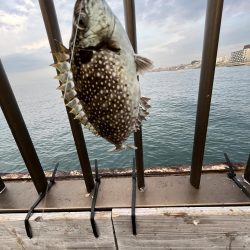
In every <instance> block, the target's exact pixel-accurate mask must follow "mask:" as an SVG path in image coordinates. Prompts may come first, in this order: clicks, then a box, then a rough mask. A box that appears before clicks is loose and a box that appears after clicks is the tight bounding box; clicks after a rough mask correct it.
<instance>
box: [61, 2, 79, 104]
mask: <svg viewBox="0 0 250 250" xmlns="http://www.w3.org/2000/svg"><path fill="white" fill-rule="evenodd" d="M81 10H82V1H81V3H80V12H79V16H78V18H77V25H76V33H75V36H74V39H73V46H72V51H71V55H70V61H69V65H70V70H71V64H72V60H73V55H74V52H75V44H76V36H77V33H78V30H79V23H80V16H81ZM68 80H69V74H68V75H67V79H66V85H65V91H64V99H65V95H66V89H67V88H68V84H69V81H68Z"/></svg>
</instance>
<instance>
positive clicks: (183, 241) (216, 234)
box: [112, 207, 250, 250]
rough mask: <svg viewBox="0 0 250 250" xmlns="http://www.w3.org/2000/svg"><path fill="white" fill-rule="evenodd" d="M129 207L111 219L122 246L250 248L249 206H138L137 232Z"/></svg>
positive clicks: (146, 247)
mask: <svg viewBox="0 0 250 250" xmlns="http://www.w3.org/2000/svg"><path fill="white" fill-rule="evenodd" d="M130 213H131V210H130V209H114V210H113V212H112V219H113V223H114V229H115V234H116V238H117V244H118V248H119V249H120V250H122V249H211V248H213V249H250V207H200V208H199V207H193V208H191V207H189V208H185V207H182V208H147V209H144V208H138V209H137V210H136V219H137V236H133V235H132V225H131V217H130V216H131V215H130Z"/></svg>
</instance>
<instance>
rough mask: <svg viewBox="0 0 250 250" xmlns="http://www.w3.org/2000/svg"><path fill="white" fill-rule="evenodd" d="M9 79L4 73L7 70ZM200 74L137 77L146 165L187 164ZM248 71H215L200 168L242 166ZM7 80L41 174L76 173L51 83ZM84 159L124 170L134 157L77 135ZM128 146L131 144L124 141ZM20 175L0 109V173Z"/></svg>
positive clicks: (247, 149)
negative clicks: (146, 101) (146, 102)
mask: <svg viewBox="0 0 250 250" xmlns="http://www.w3.org/2000/svg"><path fill="white" fill-rule="evenodd" d="M7 73H8V72H7ZM199 73H200V70H185V71H176V72H160V73H148V74H145V75H144V76H142V77H141V78H140V82H141V89H142V93H143V95H145V96H149V97H151V104H152V108H151V113H150V118H149V119H148V121H147V122H145V124H144V126H143V139H144V140H143V144H144V157H145V166H146V167H152V166H167V165H179V164H190V163H191V156H192V144H193V135H194V125H195V116H196V105H197V94H198V83H199ZM249 79H250V67H247V66H243V67H231V68H217V69H216V76H215V83H214V91H213V98H212V106H211V113H210V119H209V129H208V137H207V144H206V150H205V158H204V161H205V163H217V162H222V161H224V158H223V152H227V153H229V155H230V157H231V159H232V160H233V161H242V162H245V161H246V160H247V157H248V154H249V153H250V101H249V94H250V81H249ZM15 81H16V82H11V83H12V87H13V91H14V93H15V96H16V99H17V101H18V104H19V106H20V109H21V111H22V113H23V117H24V120H25V122H26V125H27V127H28V129H29V131H30V135H31V137H32V140H33V143H34V145H35V148H36V150H37V153H38V156H39V158H40V161H41V163H42V166H43V167H44V169H45V170H51V169H53V166H54V164H55V163H56V162H58V161H59V163H60V170H73V169H80V166H79V161H78V157H77V154H76V150H75V147H74V142H73V139H72V134H71V130H70V127H69V122H68V120H67V116H66V112H65V108H64V104H63V100H62V99H61V98H60V93H59V92H58V91H56V90H55V88H56V86H57V82H56V81H51V80H49V81H48V80H47V77H45V78H44V80H42V79H40V80H39V82H35V81H34V80H33V79H27V82H22V83H20V84H19V83H18V77H16V78H15ZM84 135H85V139H86V143H87V147H88V152H89V157H90V159H91V161H92V163H93V160H94V159H99V164H100V167H124V166H130V165H131V161H132V157H133V151H132V150H131V151H124V152H121V153H108V152H107V151H108V150H109V149H111V148H112V147H113V146H112V145H111V144H109V143H107V142H106V141H105V140H104V139H102V138H100V137H95V136H93V135H92V134H91V133H89V132H88V131H87V130H86V129H84ZM130 141H133V138H132V137H131V138H130ZM13 171H25V165H24V163H23V160H22V158H21V156H20V153H19V151H18V148H17V146H16V144H15V142H14V139H13V137H12V135H11V132H10V130H9V128H8V126H7V123H6V121H5V118H4V116H3V113H2V112H1V111H0V172H13Z"/></svg>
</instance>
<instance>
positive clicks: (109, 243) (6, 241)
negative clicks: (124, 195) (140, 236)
mask: <svg viewBox="0 0 250 250" xmlns="http://www.w3.org/2000/svg"><path fill="white" fill-rule="evenodd" d="M25 216H26V214H0V249H4V250H6V249H32V250H33V249H51V250H52V249H53V250H57V249H58V250H59V249H60V250H61V249H95V248H97V249H116V247H115V241H114V236H113V229H112V222H111V212H97V213H96V216H95V219H96V223H97V226H98V230H99V233H100V236H99V238H95V237H94V235H93V232H92V228H91V224H90V220H89V219H90V213H89V212H77V213H65V212H64V213H63V212H61V213H43V214H41V213H39V214H38V213H37V214H33V216H32V217H31V219H30V224H31V227H32V232H33V238H32V239H29V238H28V237H27V235H26V231H25V227H24V218H25Z"/></svg>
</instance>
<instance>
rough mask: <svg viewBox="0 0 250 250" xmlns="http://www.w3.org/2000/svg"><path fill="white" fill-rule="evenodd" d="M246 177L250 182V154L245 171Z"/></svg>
mask: <svg viewBox="0 0 250 250" xmlns="http://www.w3.org/2000/svg"><path fill="white" fill-rule="evenodd" d="M244 178H245V179H246V181H248V182H249V183H250V154H249V155H248V161H247V165H246V169H245V173H244Z"/></svg>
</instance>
